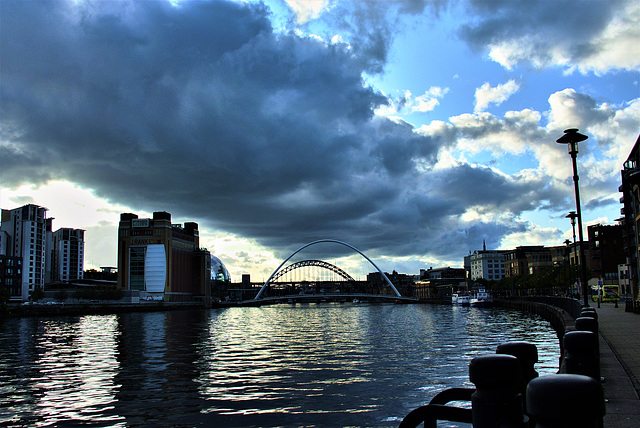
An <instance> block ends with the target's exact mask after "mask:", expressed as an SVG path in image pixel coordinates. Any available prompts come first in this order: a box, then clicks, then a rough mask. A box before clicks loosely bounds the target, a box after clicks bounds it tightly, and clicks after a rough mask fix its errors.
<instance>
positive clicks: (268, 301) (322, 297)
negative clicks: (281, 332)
mask: <svg viewBox="0 0 640 428" xmlns="http://www.w3.org/2000/svg"><path fill="white" fill-rule="evenodd" d="M355 299H357V300H360V301H376V302H380V301H386V302H395V303H417V302H418V299H416V298H413V297H404V296H395V295H394V296H391V295H384V294H364V293H336V294H329V293H326V294H289V295H285V296H274V297H261V298H259V299H257V300H256V299H251V300H243V301H241V302H238V304H239V305H252V306H260V305H272V304H277V303H287V302H289V301H291V302H292V303H296V302H321V301H327V302H336V301H345V302H346V301H353V300H355Z"/></svg>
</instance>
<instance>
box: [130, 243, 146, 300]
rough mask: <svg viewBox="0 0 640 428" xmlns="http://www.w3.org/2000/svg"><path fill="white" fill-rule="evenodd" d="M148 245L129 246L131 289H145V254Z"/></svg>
mask: <svg viewBox="0 0 640 428" xmlns="http://www.w3.org/2000/svg"><path fill="white" fill-rule="evenodd" d="M145 250H146V247H131V248H129V289H131V290H144V256H145Z"/></svg>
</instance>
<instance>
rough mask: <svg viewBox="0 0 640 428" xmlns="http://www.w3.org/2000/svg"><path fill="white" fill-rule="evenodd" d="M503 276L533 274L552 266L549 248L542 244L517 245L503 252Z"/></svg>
mask: <svg viewBox="0 0 640 428" xmlns="http://www.w3.org/2000/svg"><path fill="white" fill-rule="evenodd" d="M505 259H506V260H505V277H507V278H512V277H514V276H518V275H534V274H536V273H538V272H540V271H541V270H543V269H546V268H549V267H551V266H553V258H552V256H551V249H550V248H545V247H544V246H542V245H531V246H519V247H516V248H515V249H513V250H509V251H507V252H506V253H505Z"/></svg>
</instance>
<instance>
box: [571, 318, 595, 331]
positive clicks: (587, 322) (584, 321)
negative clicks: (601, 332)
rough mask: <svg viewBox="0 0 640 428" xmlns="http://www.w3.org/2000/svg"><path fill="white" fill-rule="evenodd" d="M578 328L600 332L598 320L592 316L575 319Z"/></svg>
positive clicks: (579, 329)
mask: <svg viewBox="0 0 640 428" xmlns="http://www.w3.org/2000/svg"><path fill="white" fill-rule="evenodd" d="M575 326H576V330H578V331H590V332H592V333H596V334H598V320H597V319H595V318H592V317H580V318H576V321H575Z"/></svg>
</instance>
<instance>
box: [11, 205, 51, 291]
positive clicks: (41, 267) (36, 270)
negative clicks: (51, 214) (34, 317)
mask: <svg viewBox="0 0 640 428" xmlns="http://www.w3.org/2000/svg"><path fill="white" fill-rule="evenodd" d="M49 225H50V221H49ZM0 235H2V237H1V238H0V255H3V256H9V257H11V258H13V260H15V258H21V259H22V267H21V270H22V275H21V278H20V286H19V287H18V286H16V285H15V284H12V286H11V287H10V292H11V300H21V301H26V300H28V298H29V295H30V293H31V292H32V291H34V290H35V289H44V284H45V280H46V273H45V266H46V257H47V252H48V251H47V209H46V208H44V207H40V206H38V205H34V204H28V205H24V206H22V207H20V208H16V209H13V210H5V209H3V210H2V217H1V223H0ZM15 279H16V278H15V277H14V278H13V280H12V281H14V280H15Z"/></svg>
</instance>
